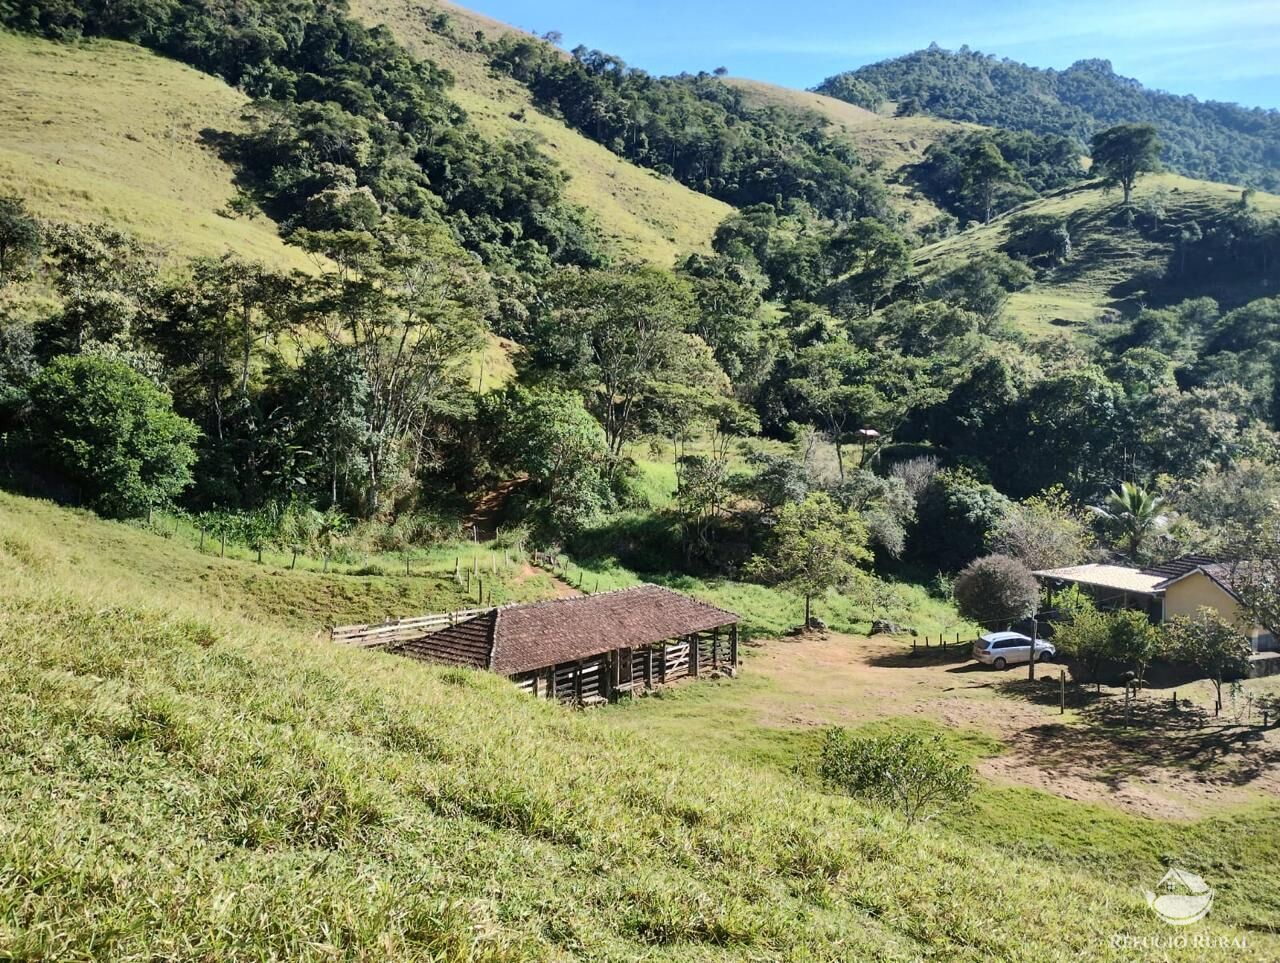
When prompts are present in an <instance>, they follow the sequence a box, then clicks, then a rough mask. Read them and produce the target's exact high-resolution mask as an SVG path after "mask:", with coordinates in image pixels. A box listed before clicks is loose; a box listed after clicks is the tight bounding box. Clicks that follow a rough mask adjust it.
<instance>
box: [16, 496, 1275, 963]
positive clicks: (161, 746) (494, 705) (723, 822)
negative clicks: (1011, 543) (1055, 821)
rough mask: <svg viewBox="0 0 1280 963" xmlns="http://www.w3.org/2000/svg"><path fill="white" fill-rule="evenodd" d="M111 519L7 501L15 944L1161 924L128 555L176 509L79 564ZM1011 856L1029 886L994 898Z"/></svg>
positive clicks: (709, 954) (407, 951)
mask: <svg viewBox="0 0 1280 963" xmlns="http://www.w3.org/2000/svg"><path fill="white" fill-rule="evenodd" d="M109 524H110V523H104V522H100V521H97V520H94V519H92V518H90V517H87V516H83V515H73V514H71V513H67V512H65V511H62V510H59V509H55V508H52V507H50V506H48V505H47V504H44V503H39V502H31V501H28V500H24V499H19V498H14V497H12V496H0V563H2V564H0V671H3V673H4V678H5V679H6V685H5V686H4V687H3V688H0V708H2V709H3V711H0V745H3V747H4V758H5V759H6V760H7V761H8V762H9V764H8V765H6V766H3V767H0V854H3V860H2V862H0V865H3V867H4V869H3V870H2V871H0V946H2V947H3V948H4V951H5V953H6V954H8V955H14V956H17V957H19V958H28V959H38V958H44V959H48V958H79V957H82V956H83V957H87V956H96V957H102V958H124V957H132V956H147V957H148V958H171V959H175V958H180V959H197V958H205V959H216V958H228V957H232V956H234V957H238V958H245V957H253V958H262V959H267V958H274V959H286V958H287V959H298V960H321V959H334V958H339V959H374V958H376V959H380V960H409V959H415V960H420V959H448V960H506V961H511V960H526V959H527V960H535V959H536V960H549V959H550V960H570V959H591V960H634V959H638V958H642V957H648V958H655V959H663V960H711V959H716V960H732V959H757V960H759V959H833V958H857V959H872V958H874V959H883V960H908V959H912V960H915V959H946V960H980V959H993V958H1002V959H1038V960H1042V959H1067V958H1078V957H1079V956H1082V955H1088V956H1089V957H1090V958H1092V959H1112V958H1117V959H1118V958H1122V957H1123V956H1124V955H1125V954H1124V952H1123V951H1121V950H1117V949H1116V948H1115V946H1114V945H1113V943H1112V941H1111V936H1112V935H1113V934H1115V933H1134V934H1142V935H1146V936H1154V935H1156V934H1157V932H1159V931H1158V929H1157V928H1159V927H1161V926H1162V925H1163V924H1161V923H1160V922H1159V921H1158V920H1156V919H1155V918H1154V917H1153V916H1152V915H1151V914H1150V913H1148V911H1147V910H1146V907H1145V906H1144V905H1143V903H1142V898H1141V895H1140V893H1138V892H1137V891H1136V890H1133V889H1130V888H1128V887H1123V888H1122V887H1117V886H1114V885H1112V884H1111V883H1108V882H1106V881H1103V880H1098V879H1095V878H1092V877H1090V876H1088V875H1087V874H1086V873H1085V872H1083V871H1081V870H1073V869H1067V868H1055V867H1050V866H1046V865H1044V864H1041V863H1038V862H1036V861H1035V860H1033V859H1030V858H1023V857H1012V856H1005V855H1000V854H998V853H997V852H995V851H994V850H989V849H987V848H985V847H983V846H979V845H974V844H970V843H966V842H964V841H962V840H960V839H958V838H956V837H954V836H952V835H949V834H947V833H945V832H942V831H938V830H932V829H930V828H928V827H918V828H916V829H914V830H909V831H904V830H902V829H901V828H900V827H899V828H897V829H892V830H891V827H890V826H888V825H886V824H885V822H884V821H882V820H877V819H876V818H875V817H873V816H872V815H871V814H870V813H868V812H867V811H866V810H864V809H862V808H861V807H859V806H857V805H855V804H853V803H851V802H850V801H848V800H845V799H841V798H836V797H832V796H829V795H826V794H823V793H821V792H818V791H817V790H815V789H814V788H812V787H810V786H808V785H807V784H806V783H805V782H803V781H802V780H801V779H800V778H799V777H797V776H793V775H789V774H785V773H774V772H771V771H769V770H767V769H764V768H753V767H749V766H746V765H743V764H735V763H732V762H728V761H726V760H723V759H718V758H716V757H715V756H713V755H711V754H698V753H697V752H696V749H695V748H694V747H693V746H692V745H687V746H675V745H672V744H670V743H669V742H664V741H662V740H660V739H659V738H657V737H654V736H650V735H647V734H645V733H643V732H637V731H635V729H634V728H630V727H625V726H623V725H620V724H618V723H616V722H614V721H613V719H612V716H611V714H609V713H605V712H597V713H577V712H572V711H569V710H567V709H564V708H561V707H559V706H557V705H555V704H549V703H547V702H545V701H539V700H533V699H530V698H528V697H527V696H525V695H523V694H521V693H519V692H517V691H516V690H515V689H514V688H513V687H511V686H510V685H509V684H508V683H506V682H505V681H503V680H500V679H498V678H496V677H494V676H490V675H488V674H486V673H481V672H472V671H467V670H457V669H442V668H436V667H431V666H427V665H424V664H420V663H415V662H411V661H407V660H402V659H399V658H396V657H394V656H389V655H381V654H377V653H370V652H367V651H358V650H351V649H345V648H341V647H336V646H331V645H329V644H328V643H324V642H319V641H316V640H312V639H308V638H307V637H306V636H305V635H302V634H292V633H290V632H289V631H287V630H285V629H283V628H280V627H277V625H275V624H274V623H273V622H271V621H270V620H265V621H264V620H257V621H250V620H248V619H244V618H241V617H239V616H237V615H235V614H230V613H227V612H225V611H224V610H223V609H224V607H223V606H222V605H220V604H219V601H218V600H217V599H215V598H206V597H202V589H201V588H200V586H198V585H190V584H185V585H180V584H178V583H177V582H176V581H175V580H171V579H166V578H164V577H161V578H159V579H155V580H151V581H148V580H145V579H141V578H138V577H137V576H136V573H133V572H131V569H130V566H131V555H132V554H133V553H132V552H131V551H130V550H129V548H130V545H131V547H132V548H133V549H136V550H137V551H138V552H142V553H145V552H146V551H148V550H149V546H148V545H147V544H146V543H148V542H149V541H150V540H153V539H156V538H157V536H155V535H150V534H147V533H144V532H140V531H130V530H129V529H126V528H122V527H120V526H112V527H114V528H119V529H120V531H121V532H122V533H123V536H124V538H123V541H124V542H125V543H129V544H126V545H125V546H124V548H125V550H124V551H121V552H119V553H118V554H116V555H113V556H111V557H109V558H108V557H95V558H94V559H93V563H94V564H93V570H94V575H93V576H92V577H91V576H89V575H88V574H83V573H81V572H80V571H79V570H78V567H77V564H76V562H77V560H78V558H79V557H80V556H81V553H82V552H83V550H84V549H83V545H84V541H82V539H81V538H78V537H77V532H78V533H79V534H80V535H82V536H85V537H86V540H87V541H88V542H89V543H93V542H95V541H96V540H97V539H98V536H99V534H100V533H99V532H98V531H97V529H99V528H101V527H103V526H108V525H109ZM187 551H190V550H187ZM748 671H749V669H748ZM705 684H707V685H715V683H713V682H708V683H705ZM725 684H732V685H737V684H748V682H747V680H746V679H743V680H740V681H739V682H735V683H725ZM992 879H1017V880H1018V891H1019V899H1018V900H1012V901H1010V900H1005V901H997V902H996V903H994V904H991V905H989V906H987V908H986V909H984V912H982V913H981V914H977V913H974V912H973V909H972V908H973V906H974V905H976V904H977V903H979V902H988V903H989V900H987V895H988V890H989V885H990V880H992ZM1198 932H1199V933H1204V934H1205V935H1208V936H1212V937H1222V938H1232V937H1235V938H1237V939H1238V938H1239V937H1240V935H1241V934H1240V932H1239V931H1235V930H1231V929H1227V928H1225V927H1222V926H1218V925H1215V924H1213V923H1209V924H1206V925H1205V926H1204V927H1203V929H1201V930H1198ZM1247 943H1248V947H1247V949H1246V950H1245V951H1243V952H1241V953H1239V954H1238V955H1237V956H1236V957H1235V958H1238V959H1249V958H1257V959H1264V958H1267V955H1268V953H1269V952H1270V951H1271V950H1273V949H1274V945H1273V940H1272V939H1271V938H1269V937H1268V936H1266V935H1265V934H1261V933H1250V934H1249V935H1248V940H1247ZM1184 955H1185V958H1188V959H1190V958H1192V955H1191V954H1190V953H1187V954H1182V953H1181V952H1180V951H1178V950H1174V951H1173V953H1172V957H1171V958H1183V956H1184Z"/></svg>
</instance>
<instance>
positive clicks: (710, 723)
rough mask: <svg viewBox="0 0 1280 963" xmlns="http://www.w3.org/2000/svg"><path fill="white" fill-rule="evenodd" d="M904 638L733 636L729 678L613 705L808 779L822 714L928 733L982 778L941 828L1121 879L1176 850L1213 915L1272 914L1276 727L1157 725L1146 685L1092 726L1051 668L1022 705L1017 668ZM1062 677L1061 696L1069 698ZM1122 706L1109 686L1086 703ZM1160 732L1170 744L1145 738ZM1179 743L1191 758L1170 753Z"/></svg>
mask: <svg viewBox="0 0 1280 963" xmlns="http://www.w3.org/2000/svg"><path fill="white" fill-rule="evenodd" d="M907 648H908V646H906V645H905V644H904V642H903V641H901V640H898V641H893V640H888V639H873V640H867V639H863V638H851V637H848V636H843V635H840V634H830V635H809V636H806V637H804V638H800V639H790V640H770V641H763V642H760V643H757V644H754V645H752V646H750V647H748V648H747V649H746V650H745V652H746V654H745V659H744V668H743V673H742V675H741V677H740V678H738V679H736V680H732V681H729V680H722V681H718V682H711V683H705V684H704V683H698V684H696V685H682V686H679V687H677V688H676V689H674V690H668V691H665V692H663V693H661V695H660V697H659V698H649V699H637V700H634V701H632V702H630V703H626V704H623V705H621V706H620V707H618V708H617V709H616V710H613V711H614V712H615V714H616V715H617V716H618V718H619V720H620V722H621V723H622V724H624V725H628V726H631V727H633V728H634V729H635V730H636V731H637V732H646V733H650V734H659V735H664V736H667V737H669V738H672V739H675V738H679V737H680V735H681V734H682V733H689V732H699V733H703V734H704V735H703V736H702V737H701V738H700V743H701V748H702V749H703V750H704V751H705V752H707V753H708V754H710V755H715V756H719V757H722V758H728V759H733V760H737V761H740V762H742V763H744V764H747V765H752V766H760V767H766V768H772V769H774V770H776V771H778V772H781V773H786V774H791V775H798V776H800V777H801V778H808V779H813V778H814V776H813V772H814V770H815V768H816V753H817V749H818V745H819V742H820V739H821V735H822V732H823V729H824V727H825V726H827V725H842V726H846V727H849V728H851V729H853V730H854V731H856V732H858V733H860V734H873V733H883V732H886V731H893V732H903V731H918V732H924V733H927V734H937V735H939V736H941V737H942V738H943V739H944V740H945V742H946V743H947V744H948V745H949V746H950V747H951V748H952V749H953V750H954V751H955V752H956V753H957V754H958V755H960V756H961V757H964V758H968V759H970V760H971V761H973V762H974V764H975V765H976V766H977V767H978V770H979V772H980V773H982V775H983V776H984V779H983V780H982V782H981V784H980V788H979V790H978V793H977V795H976V797H975V798H974V799H973V800H972V801H971V803H970V804H969V805H968V806H966V807H965V809H964V810H963V811H960V812H956V813H952V814H946V815H944V817H943V818H942V819H941V821H940V823H939V827H940V828H941V829H942V830H944V831H945V832H946V833H948V834H952V835H954V836H955V837H956V838H957V839H959V840H963V841H964V843H966V844H968V845H985V846H990V847H992V848H995V849H999V850H1001V851H1003V852H1006V853H1009V854H1020V855H1026V856H1029V857H1032V858H1035V859H1037V860H1041V861H1043V862H1045V863H1046V864H1052V865H1066V866H1073V867H1076V868H1078V869H1080V870H1082V871H1085V872H1088V873H1090V874H1094V875H1097V876H1099V877H1101V878H1106V879H1109V880H1112V881H1116V882H1124V883H1127V884H1129V885H1131V886H1132V887H1134V888H1135V889H1136V888H1139V887H1142V886H1147V887H1148V888H1150V887H1151V884H1152V882H1153V881H1154V880H1155V879H1158V878H1159V877H1160V875H1162V874H1163V872H1164V868H1165V867H1166V866H1167V865H1169V864H1171V863H1172V864H1175V865H1179V866H1182V867H1184V868H1187V869H1190V870H1192V871H1194V872H1197V873H1200V874H1202V875H1204V876H1205V877H1206V879H1211V880H1212V881H1213V883H1212V885H1214V886H1215V888H1216V890H1217V897H1216V902H1215V908H1214V914H1215V918H1218V919H1223V920H1230V921H1232V922H1234V923H1236V924H1239V925H1241V926H1244V927H1247V928H1249V929H1253V930H1263V931H1274V930H1276V929H1277V928H1280V893H1277V891H1276V889H1275V887H1274V886H1272V885H1271V884H1270V882H1269V877H1270V875H1271V873H1272V867H1274V865H1275V863H1276V861H1277V859H1280V835H1277V830H1280V784H1278V783H1277V781H1276V780H1275V779H1274V778H1272V777H1271V775H1270V774H1269V773H1268V772H1267V771H1266V770H1267V769H1268V768H1270V767H1273V766H1274V764H1275V761H1276V758H1277V756H1280V732H1277V731H1276V730H1275V729H1272V730H1269V731H1267V732H1265V733H1264V732H1262V731H1260V730H1258V729H1257V728H1256V727H1255V728H1252V729H1250V728H1248V727H1240V726H1238V725H1236V724H1235V723H1234V721H1231V720H1226V719H1223V720H1219V721H1214V720H1212V719H1206V720H1204V721H1203V725H1202V726H1201V727H1184V728H1178V727H1176V726H1170V724H1169V721H1168V720H1167V719H1165V720H1159V721H1158V722H1157V715H1156V710H1157V709H1158V707H1159V705H1160V704H1161V694H1160V693H1159V692H1158V691H1156V692H1152V693H1149V694H1148V695H1146V696H1144V697H1143V700H1142V701H1143V706H1144V709H1143V711H1142V714H1141V716H1140V719H1139V722H1138V724H1137V726H1135V727H1132V728H1130V727H1123V726H1120V725H1116V724H1114V720H1113V721H1112V723H1109V724H1100V723H1099V721H1098V719H1096V718H1095V717H1094V716H1093V715H1092V714H1091V710H1090V709H1085V708H1080V707H1073V708H1071V709H1069V711H1068V713H1067V715H1066V716H1059V715H1058V707H1057V704H1056V690H1057V685H1056V684H1055V683H1056V680H1057V669H1056V668H1054V667H1047V668H1046V669H1045V670H1044V671H1042V672H1041V675H1042V676H1048V678H1049V680H1050V681H1049V687H1050V688H1052V689H1053V690H1054V693H1053V694H1054V696H1055V698H1053V699H1045V700H1043V701H1028V700H1027V699H1026V698H1025V692H1026V691H1027V690H1028V689H1029V688H1030V689H1033V690H1034V689H1035V687H1033V686H1031V685H1030V684H1029V683H1027V682H1026V681H1025V672H1024V671H1018V672H1013V671H1010V672H1008V673H996V672H994V671H992V670H987V669H977V670H976V671H974V670H973V668H972V664H970V665H966V664H965V663H964V661H963V660H961V659H959V658H950V659H948V660H941V661H939V660H937V659H921V660H912V659H909V658H906V657H905V655H904V653H905V651H906V649H907ZM1246 685H1247V686H1248V687H1251V688H1256V689H1258V690H1260V691H1261V690H1264V689H1265V690H1268V691H1270V690H1271V689H1273V688H1274V687H1275V686H1274V680H1252V681H1250V682H1248V683H1246ZM1070 689H1071V697H1072V702H1073V704H1074V703H1075V702H1076V701H1077V700H1078V699H1079V698H1080V696H1079V694H1078V693H1076V692H1075V687H1074V686H1072V687H1070ZM1211 693H1212V687H1211V686H1210V685H1209V683H1207V682H1203V683H1197V684H1193V685H1190V686H1181V687H1180V688H1179V697H1180V698H1181V699H1184V700H1189V701H1190V702H1191V703H1193V704H1194V705H1195V706H1196V707H1197V708H1198V709H1199V710H1200V711H1204V710H1205V709H1206V708H1207V706H1208V705H1209V704H1210V702H1211ZM1165 697H1166V698H1167V694H1165ZM1122 703H1123V696H1122V695H1120V692H1119V690H1113V689H1111V688H1110V687H1107V688H1105V689H1104V693H1103V697H1102V699H1101V700H1100V702H1096V703H1091V706H1097V705H1100V704H1101V705H1106V706H1108V707H1109V708H1112V709H1113V708H1114V707H1115V706H1116V705H1117V704H1122ZM1191 713H1192V710H1191V709H1189V708H1188V709H1186V710H1185V714H1186V715H1187V716H1190V715H1191ZM1254 721H1255V723H1256V722H1257V720H1256V719H1255V720H1254ZM1161 730H1164V731H1167V732H1168V733H1169V736H1168V741H1165V740H1163V739H1159V740H1158V739H1155V738H1154V736H1152V735H1151V733H1153V732H1160V731H1161ZM1179 740H1180V741H1181V742H1182V743H1183V745H1184V747H1185V750H1186V753H1185V755H1186V756H1187V758H1188V759H1190V760H1193V761H1192V762H1190V763H1189V764H1188V763H1182V762H1180V761H1179V753H1176V752H1173V751H1170V750H1169V743H1171V742H1173V741H1179ZM1055 747H1056V748H1055ZM1228 747H1233V748H1228ZM1184 766H1185V768H1184Z"/></svg>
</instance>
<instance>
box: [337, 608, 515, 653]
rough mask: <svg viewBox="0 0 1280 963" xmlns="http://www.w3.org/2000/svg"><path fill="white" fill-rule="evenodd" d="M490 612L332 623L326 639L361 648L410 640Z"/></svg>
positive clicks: (482, 610) (474, 611)
mask: <svg viewBox="0 0 1280 963" xmlns="http://www.w3.org/2000/svg"><path fill="white" fill-rule="evenodd" d="M491 611H493V610H492V609H491V608H484V609H460V610H458V611H457V612H439V613H436V614H433V615H416V616H413V617H412V618H405V619H389V620H387V621H386V622H379V623H377V624H376V625H335V626H334V627H333V628H331V629H330V630H329V639H330V641H333V642H337V643H339V644H340V645H353V646H356V647H357V648H362V649H373V648H382V647H383V646H387V645H394V644H396V643H398V642H410V641H412V640H414V639H419V638H422V636H424V635H426V634H427V633H428V632H434V631H435V630H436V629H443V628H445V627H447V626H450V625H456V624H457V623H458V622H465V621H466V620H467V619H470V618H474V617H475V616H477V615H483V614H484V613H486V612H491Z"/></svg>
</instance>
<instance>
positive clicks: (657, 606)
mask: <svg viewBox="0 0 1280 963" xmlns="http://www.w3.org/2000/svg"><path fill="white" fill-rule="evenodd" d="M737 621H738V616H736V615H734V614H733V613H732V612H729V611H726V610H725V609H719V608H716V607H715V606H714V605H707V604H706V603H705V602H699V601H696V600H695V599H691V598H689V597H688V596H687V595H681V594H680V593H679V592H673V591H671V590H670V589H666V588H662V587H661V586H659V585H641V586H637V587H636V588H629V589H619V590H617V591H614V592H601V593H600V594H598V595H583V596H579V597H577V598H567V599H554V600H552V601H549V602H534V603H531V604H528V605H510V606H506V607H505V608H500V609H494V610H493V611H491V612H486V613H484V614H483V615H477V616H476V617H475V618H472V619H468V620H467V621H465V622H460V623H458V624H457V625H454V626H450V627H449V628H446V629H441V630H440V631H439V632H434V633H432V634H430V635H427V636H424V637H423V638H421V639H415V640H414V641H412V642H406V643H403V644H402V645H399V646H397V647H396V651H397V652H400V653H402V654H404V655H408V656H412V657H414V658H419V659H427V660H429V661H433V662H446V663H449V664H452V665H470V666H475V667H477V668H482V669H483V668H487V669H492V670H493V671H494V672H497V673H499V674H501V675H515V674H516V673H519V672H528V671H531V670H533V669H541V668H545V667H546V666H549V665H558V664H560V663H562V662H573V661H575V660H577V659H585V658H588V657H589V656H594V655H599V654H600V653H602V652H610V651H612V650H614V649H622V648H636V647H638V646H642V645H650V644H652V643H655V642H664V641H667V640H669V639H676V638H679V637H680V636H684V635H692V634H693V633H695V632H705V631H707V630H708V629H715V628H720V627H721V626H725V625H731V624H733V623H735V622H737Z"/></svg>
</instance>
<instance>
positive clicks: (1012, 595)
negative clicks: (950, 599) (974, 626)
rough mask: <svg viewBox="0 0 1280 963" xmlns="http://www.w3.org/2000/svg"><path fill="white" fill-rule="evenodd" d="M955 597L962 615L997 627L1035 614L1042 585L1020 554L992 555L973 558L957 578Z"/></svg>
mask: <svg viewBox="0 0 1280 963" xmlns="http://www.w3.org/2000/svg"><path fill="white" fill-rule="evenodd" d="M955 598H956V605H957V606H958V607H959V609H960V614H961V615H963V616H964V617H965V618H967V619H971V620H973V621H974V622H977V623H979V624H980V625H984V626H986V627H993V626H995V625H996V624H997V623H1004V624H1012V623H1014V622H1017V621H1019V620H1021V619H1025V618H1026V617H1027V616H1028V615H1033V614H1035V611H1036V606H1037V605H1038V604H1039V602H1040V585H1039V583H1037V582H1036V577H1035V576H1034V575H1032V574H1031V570H1030V569H1028V568H1027V567H1026V566H1025V565H1023V564H1022V563H1021V562H1019V561H1018V560H1017V559H1016V558H1009V556H1007V555H988V556H986V557H985V558H980V559H977V560H976V561H974V562H970V563H969V565H968V567H967V568H965V570H964V571H963V572H961V573H960V575H959V576H958V577H957V578H956V584H955Z"/></svg>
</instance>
